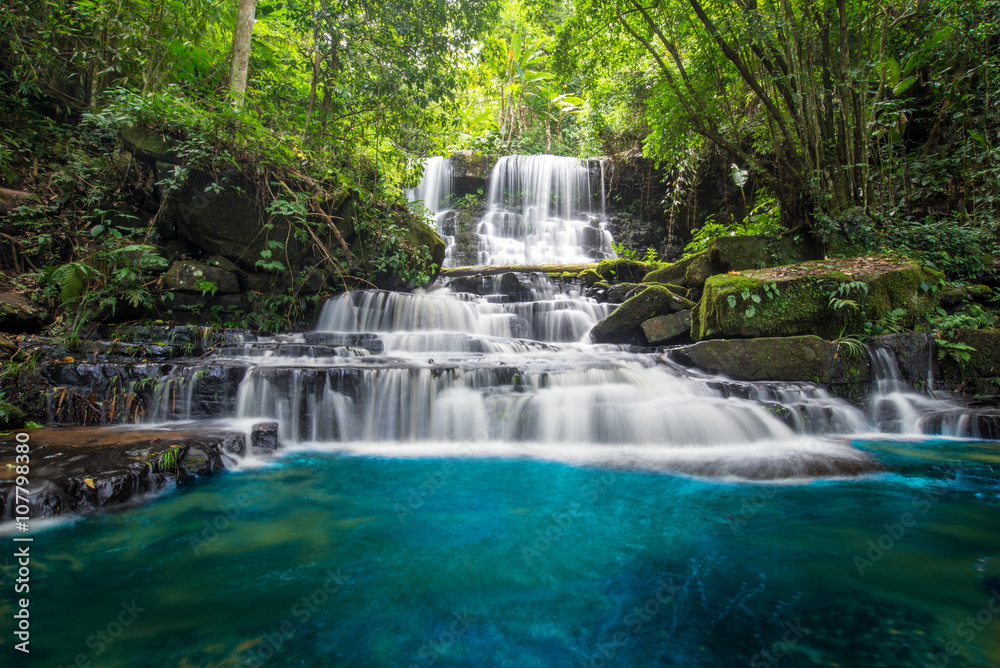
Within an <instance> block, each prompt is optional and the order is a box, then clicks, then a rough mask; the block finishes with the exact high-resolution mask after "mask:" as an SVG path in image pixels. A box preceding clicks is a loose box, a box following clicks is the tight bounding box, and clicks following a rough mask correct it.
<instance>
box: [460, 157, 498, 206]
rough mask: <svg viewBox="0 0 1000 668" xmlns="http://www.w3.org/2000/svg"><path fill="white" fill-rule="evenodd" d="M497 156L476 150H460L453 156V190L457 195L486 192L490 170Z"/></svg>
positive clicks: (463, 195)
mask: <svg viewBox="0 0 1000 668" xmlns="http://www.w3.org/2000/svg"><path fill="white" fill-rule="evenodd" d="M495 162H496V158H494V157H490V156H485V155H482V154H480V153H476V152H475V151H459V152H458V153H455V154H453V155H452V156H451V175H452V192H453V193H454V194H455V196H456V197H465V196H466V195H477V194H479V193H480V192H482V193H485V192H486V184H487V182H488V181H489V178H490V170H491V169H493V163H495Z"/></svg>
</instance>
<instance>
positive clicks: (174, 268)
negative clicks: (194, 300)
mask: <svg viewBox="0 0 1000 668" xmlns="http://www.w3.org/2000/svg"><path fill="white" fill-rule="evenodd" d="M162 280H163V285H164V286H166V287H167V288H169V289H171V290H177V291H180V292H190V293H195V294H199V295H200V294H217V295H235V294H239V293H240V283H239V280H238V279H237V278H236V275H235V274H233V273H232V272H229V271H226V270H225V269H222V268H220V267H213V266H211V265H208V264H205V263H204V262H195V261H193V260H184V261H181V262H174V263H173V264H172V265H170V268H169V269H167V273H165V274H164V275H163V278H162ZM205 283H212V284H214V285H215V288H216V289H215V291H214V293H213V291H212V290H211V289H206V287H203V284H205Z"/></svg>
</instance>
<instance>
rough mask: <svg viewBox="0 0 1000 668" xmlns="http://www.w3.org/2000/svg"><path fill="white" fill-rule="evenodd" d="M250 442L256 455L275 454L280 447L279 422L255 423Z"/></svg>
mask: <svg viewBox="0 0 1000 668" xmlns="http://www.w3.org/2000/svg"><path fill="white" fill-rule="evenodd" d="M250 444H251V451H252V452H253V454H254V455H258V456H259V455H273V454H274V451H275V450H277V449H278V423H277V422H258V423H257V424H255V425H254V426H253V429H252V430H251V432H250Z"/></svg>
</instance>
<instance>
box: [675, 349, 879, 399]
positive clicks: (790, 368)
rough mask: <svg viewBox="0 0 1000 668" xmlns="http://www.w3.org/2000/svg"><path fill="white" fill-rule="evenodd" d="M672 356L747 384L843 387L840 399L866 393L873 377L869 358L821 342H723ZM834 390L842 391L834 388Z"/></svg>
mask: <svg viewBox="0 0 1000 668" xmlns="http://www.w3.org/2000/svg"><path fill="white" fill-rule="evenodd" d="M671 356H672V357H673V358H674V359H676V360H677V361H679V362H680V363H682V364H685V365H687V366H695V367H698V368H699V369H702V370H703V371H707V372H708V373H714V374H721V375H724V376H727V377H729V378H732V379H734V380H745V381H772V380H779V381H806V382H813V383H819V384H821V385H826V386H828V387H830V386H852V387H849V388H845V387H841V388H840V391H836V392H835V393H836V394H838V395H840V396H850V395H855V394H856V395H858V396H857V398H858V399H860V398H861V395H863V394H865V393H866V390H867V388H868V385H869V383H870V378H871V371H870V365H869V361H868V356H867V355H864V354H862V355H852V354H851V353H849V352H848V351H847V350H846V348H845V347H844V346H838V345H837V344H834V343H830V342H829V341H824V340H823V339H821V338H819V337H818V336H790V337H765V338H759V339H718V340H713V341H701V342H699V343H695V344H694V345H690V346H686V347H683V348H678V349H677V350H675V351H673V352H672V354H671ZM831 389H835V390H836V389H837V388H836V387H832V388H831Z"/></svg>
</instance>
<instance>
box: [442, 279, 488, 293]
mask: <svg viewBox="0 0 1000 668" xmlns="http://www.w3.org/2000/svg"><path fill="white" fill-rule="evenodd" d="M448 287H449V288H450V289H451V291H452V292H469V293H471V294H474V295H481V294H483V279H482V277H481V276H459V277H458V278H455V279H452V281H451V282H449V283H448Z"/></svg>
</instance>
